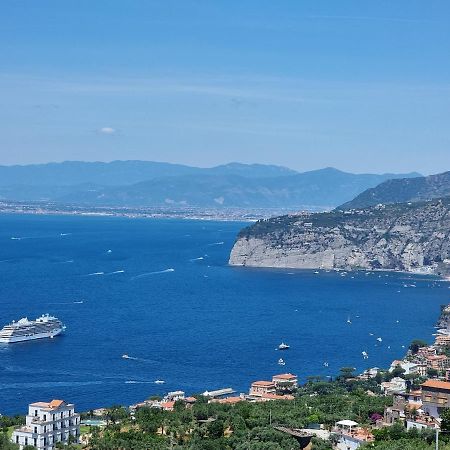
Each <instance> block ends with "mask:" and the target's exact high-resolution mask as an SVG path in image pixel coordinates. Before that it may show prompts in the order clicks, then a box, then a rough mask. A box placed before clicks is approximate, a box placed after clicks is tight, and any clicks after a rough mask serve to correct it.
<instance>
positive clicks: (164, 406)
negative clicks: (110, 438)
mask: <svg viewBox="0 0 450 450" xmlns="http://www.w3.org/2000/svg"><path fill="white" fill-rule="evenodd" d="M436 328H438V331H437V333H436V335H435V341H434V343H433V344H432V345H427V344H425V343H424V342H422V341H419V340H415V341H413V342H412V343H411V345H410V347H409V349H408V351H407V353H406V355H405V356H404V358H402V359H398V360H394V361H392V363H391V365H390V367H389V368H388V369H387V370H383V369H380V368H377V367H373V368H370V369H367V370H365V371H364V372H363V373H361V374H359V375H355V374H354V373H353V369H352V368H342V369H341V374H340V375H339V376H338V377H336V379H335V380H334V381H323V380H320V379H318V378H317V379H309V380H308V382H307V383H306V384H305V385H300V384H299V380H298V377H297V376H296V375H295V374H292V373H281V374H274V375H273V376H272V378H271V379H269V380H255V381H253V382H251V383H250V386H249V389H248V392H247V393H236V391H235V390H233V389H232V388H222V389H217V390H214V391H205V392H203V393H201V394H197V395H187V394H186V393H185V392H184V391H182V390H177V391H172V392H168V393H167V394H166V395H165V396H164V397H163V398H159V397H152V398H149V399H147V400H144V401H142V402H139V403H136V404H133V405H129V406H128V407H126V408H123V407H112V408H100V409H95V410H92V411H90V412H87V413H83V414H81V415H80V414H79V413H76V412H75V405H73V404H71V403H68V402H66V401H64V400H56V399H53V400H51V401H48V402H45V401H37V402H34V403H31V404H30V405H29V408H28V412H27V415H26V417H25V419H24V423H23V424H20V426H16V427H14V426H11V427H9V440H10V442H11V443H12V445H16V447H14V448H18V449H20V450H23V449H26V450H28V449H31V448H35V449H39V450H53V449H56V448H62V447H63V446H64V445H65V446H67V448H86V449H93V450H94V449H97V448H98V449H101V448H105V447H102V446H101V445H100V444H99V442H101V438H102V435H107V434H108V433H109V432H110V431H108V430H109V428H110V427H111V426H114V427H115V428H114V429H115V431H116V432H124V430H128V431H129V430H130V429H134V428H135V427H136V425H137V424H139V423H140V424H141V425H140V428H139V427H138V428H137V429H138V430H139V431H140V432H142V433H143V434H145V433H148V430H144V429H143V427H142V423H141V422H142V417H143V415H144V412H146V411H147V413H146V414H150V416H151V415H152V414H156V415H158V414H161V416H160V417H164V418H165V419H164V420H163V421H162V422H161V424H159V425H156V426H155V427H154V428H153V429H152V430H153V434H154V435H155V436H159V437H160V438H161V439H164V438H165V439H169V444H170V445H172V447H171V448H174V447H173V445H174V444H173V442H172V441H173V440H174V439H175V438H174V435H175V434H176V433H175V432H174V429H173V428H172V429H171V431H170V434H169V430H170V427H169V426H168V425H167V424H168V423H169V422H170V420H171V419H170V417H171V416H173V417H175V416H176V415H177V414H183V411H186V412H188V414H191V413H192V414H193V416H192V419H194V420H196V421H197V426H198V425H200V426H206V428H205V430H206V431H205V433H206V435H207V436H208V435H209V434H210V433H211V430H212V429H213V428H212V424H217V423H218V422H219V421H220V417H221V411H227V412H228V413H229V414H231V415H232V414H233V411H236V408H242V407H243V405H245V404H247V405H249V407H255V408H263V410H264V411H269V414H270V416H269V418H268V421H269V423H268V426H269V427H270V428H271V429H273V431H274V433H277V434H278V435H280V436H282V435H283V437H284V436H287V437H288V438H289V439H294V440H295V442H297V443H298V448H306V449H311V448H312V449H313V448H319V449H322V448H330V449H335V450H349V449H350V450H356V449H358V448H360V447H362V448H365V447H366V446H368V445H369V444H370V445H372V446H374V445H375V446H376V444H377V442H378V441H380V436H381V437H383V436H385V435H386V433H389V430H393V429H400V430H403V432H404V433H406V434H405V436H410V435H411V436H415V437H420V436H422V438H423V439H425V438H428V440H430V439H433V441H434V440H435V439H437V440H438V439H439V434H440V433H441V432H444V431H447V430H444V429H443V428H445V426H447V425H445V424H444V425H445V426H443V421H445V420H447V424H448V422H449V420H448V419H449V418H450V414H449V412H450V358H449V356H448V355H449V349H450V305H447V306H445V307H442V310H441V316H440V317H439V320H438V323H437V327H436ZM327 385H328V386H327ZM338 386H339V388H338ZM342 387H344V389H345V390H346V391H347V393H349V394H350V395H352V394H354V393H355V392H360V395H362V396H363V397H364V398H365V399H366V400H367V399H368V401H369V403H370V402H377V403H376V406H375V407H374V406H371V407H369V409H368V413H369V414H370V415H369V416H367V417H364V416H363V415H361V414H360V415H359V417H361V418H362V420H361V422H358V421H356V420H354V418H355V414H354V413H351V414H349V416H336V414H338V408H337V409H336V410H335V411H333V413H334V415H332V416H328V417H327V415H326V414H323V418H324V419H325V420H323V421H321V420H320V417H321V413H323V411H320V408H317V413H316V414H309V415H308V416H307V417H306V419H305V420H306V422H305V420H299V421H298V422H297V423H295V420H294V421H291V420H286V421H285V422H287V423H285V422H283V417H279V416H277V415H276V414H275V411H276V410H277V409H280V410H282V411H285V413H284V414H286V411H287V412H289V411H293V410H295V409H296V408H298V407H299V406H301V405H302V404H303V401H304V399H305V398H308V397H309V398H310V399H311V400H310V401H309V402H308V403H311V402H312V399H314V398H315V400H316V401H319V402H320V399H322V400H324V402H326V401H328V400H327V399H328V398H331V397H327V396H330V395H331V394H332V392H331V391H336V392H337V389H341V388H342ZM362 389H364V391H362ZM327 391H329V392H327ZM239 405H240V406H239ZM258 405H261V406H260V407H259V406H258ZM276 405H277V406H276ZM321 405H322V406H321V408H322V409H323V408H324V406H323V405H324V403H322V404H321ZM374 405H375V403H374ZM383 405H384V406H383ZM200 407H202V408H204V413H199V412H198V409H199V408H200ZM359 407H361V405H359ZM309 408H310V409H311V408H312V406H310V407H309ZM377 408H378V409H379V411H378V412H376V411H375V410H376V409H377ZM381 408H382V409H381ZM152 411H153V412H152ZM272 413H274V414H273V415H272ZM446 415H447V419H446ZM152 417H153V416H152ZM155 417H159V416H155ZM331 417H332V418H333V419H336V420H333V422H331V421H330V418H331ZM5 419H6V418H2V426H3V427H4V426H5V423H6V422H5ZM22 420H23V419H22ZM165 424H166V425H165ZM302 425H303V426H302ZM122 426H123V427H124V428H122ZM235 427H236V424H234V425H233V423H232V421H231V422H230V423H228V424H227V425H225V424H222V428H220V429H219V431H218V435H219V437H220V438H223V439H225V440H226V439H231V436H232V435H233V434H234V433H235V432H237V430H235ZM399 427H400V428H399ZM386 430H387V431H386ZM448 431H450V430H448ZM177 433H179V431H177ZM183 433H184V434H183V436H181V437H180V436H178V443H179V444H182V445H180V446H179V448H182V447H183V446H186V445H183V444H186V443H189V441H190V438H189V435H190V434H192V429H191V428H189V427H188V428H186V429H184V431H183ZM216 433H217V431H216ZM381 441H383V439H381ZM157 442H158V444H157ZM163 442H164V441H163ZM63 444H64V445H63ZM143 445H144V446H143V447H134V446H130V447H127V446H126V445H125V446H124V447H123V448H167V447H164V446H162V447H160V446H159V445H160V442H159V441H155V446H150V447H145V445H147V444H143ZM152 445H153V444H152ZM164 445H165V444H164ZM2 448H3V447H2ZM5 448H9V447H5ZM11 448H13V447H11ZM106 448H107V447H106ZM114 448H116V447H114ZM120 448H122V447H120ZM187 448H202V447H195V446H194V447H192V446H189V445H188V446H187ZM217 448H225V447H222V446H220V447H217ZM226 448H235V447H233V446H231V447H226ZM255 448H256V447H255ZM261 448H264V447H261ZM268 448H269V447H268ZM281 448H284V447H281ZM380 448H389V447H380ZM414 448H415V447H414Z"/></svg>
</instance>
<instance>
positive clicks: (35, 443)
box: [33, 438, 37, 447]
mask: <svg viewBox="0 0 450 450" xmlns="http://www.w3.org/2000/svg"><path fill="white" fill-rule="evenodd" d="M33 441H34V442H33V445H34V446H35V447H37V439H36V438H34V439H33Z"/></svg>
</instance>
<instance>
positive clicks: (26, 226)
mask: <svg viewBox="0 0 450 450" xmlns="http://www.w3.org/2000/svg"><path fill="white" fill-rule="evenodd" d="M243 226H245V224H243V223H236V222H205V221H191V220H149V219H148V220H146V219H126V218H105V217H46V216H0V276H1V282H0V322H1V326H3V325H4V324H5V323H8V322H10V321H12V320H14V319H15V320H17V319H19V318H21V317H23V316H28V317H29V318H35V317H36V316H38V315H40V314H42V313H47V312H48V313H50V314H54V315H56V316H57V317H59V318H60V319H61V320H63V321H64V322H65V324H66V325H67V331H66V333H65V335H63V336H60V337H58V338H55V339H53V340H43V341H34V342H27V343H20V344H14V345H1V346H0V412H1V413H3V414H12V413H24V412H25V410H26V405H27V404H28V403H29V402H31V401H37V400H49V399H52V398H63V399H66V400H67V401H71V402H74V403H75V404H76V407H77V409H78V410H88V409H90V408H94V407H99V406H105V405H112V404H118V403H120V404H131V403H134V402H137V401H141V400H143V399H145V398H147V397H149V396H151V395H155V394H162V393H164V392H167V391H169V390H175V389H183V390H185V391H186V392H188V393H196V392H203V391H204V390H206V389H215V388H222V387H228V386H231V387H233V388H235V389H236V390H238V391H245V390H247V389H248V386H249V383H250V382H251V381H252V380H256V379H267V378H270V377H271V375H272V374H275V373H280V372H286V371H292V372H294V373H297V374H298V375H300V376H301V377H302V378H303V379H305V377H306V376H308V375H322V376H332V375H334V374H336V373H337V372H338V370H339V368H340V367H342V366H354V367H356V368H357V369H358V370H363V369H365V368H367V367H374V366H381V367H386V365H388V363H390V361H392V360H393V359H394V358H398V357H400V356H402V354H403V353H404V352H405V349H404V348H403V346H407V345H408V343H409V342H410V341H411V340H412V339H414V338H423V339H427V340H431V338H432V333H433V326H434V324H435V322H436V319H437V317H438V315H439V307H440V305H441V304H444V303H447V302H448V294H449V290H448V287H449V285H448V283H445V282H441V281H438V280H436V279H434V278H431V277H424V276H416V275H408V274H395V273H370V274H367V273H364V272H360V273H353V274H352V273H349V274H348V275H346V276H343V274H342V273H335V272H330V273H327V272H325V271H321V272H320V273H319V274H316V273H314V271H294V270H265V269H264V270H256V269H242V268H232V267H228V266H227V259H228V255H229V251H230V249H231V247H232V245H233V242H234V239H235V235H236V233H237V232H238V231H239V229H240V228H242V227H243ZM12 238H16V239H12ZM413 286H416V287H413ZM348 318H350V320H351V324H349V323H347V319H348ZM397 321H398V322H397ZM371 334H373V335H371ZM378 337H381V338H382V342H379V341H377V338H378ZM282 340H284V341H285V342H287V343H289V344H290V345H291V349H290V350H288V351H286V352H279V351H277V350H276V347H277V345H278V344H279V343H280V342H281V341H282ZM362 351H366V352H367V353H368V355H369V359H367V360H364V359H363V357H362V353H361V352H362ZM122 354H128V355H129V356H130V357H131V358H130V359H123V358H122V357H121V356H122ZM280 356H282V357H283V358H284V359H285V361H286V366H285V367H280V366H278V365H277V361H278V358H280ZM325 362H327V363H328V367H325V366H324V363H325ZM157 379H161V380H165V382H166V383H165V384H164V385H157V384H155V383H154V381H155V380H157Z"/></svg>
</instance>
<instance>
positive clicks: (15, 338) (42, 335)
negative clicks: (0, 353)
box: [0, 329, 63, 344]
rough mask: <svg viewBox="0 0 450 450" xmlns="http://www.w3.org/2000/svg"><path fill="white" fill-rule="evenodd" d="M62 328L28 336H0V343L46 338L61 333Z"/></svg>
mask: <svg viewBox="0 0 450 450" xmlns="http://www.w3.org/2000/svg"><path fill="white" fill-rule="evenodd" d="M62 331H63V330H62V329H56V330H52V331H47V332H45V333H36V334H32V335H29V336H10V337H0V343H3V344H13V343H15V342H25V341H34V340H36V339H48V338H53V337H55V336H57V335H58V334H61V333H62Z"/></svg>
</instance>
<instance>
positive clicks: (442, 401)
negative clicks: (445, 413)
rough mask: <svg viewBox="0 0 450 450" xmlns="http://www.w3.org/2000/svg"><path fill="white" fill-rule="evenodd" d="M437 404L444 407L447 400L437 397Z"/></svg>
mask: <svg viewBox="0 0 450 450" xmlns="http://www.w3.org/2000/svg"><path fill="white" fill-rule="evenodd" d="M438 403H439V404H440V405H446V404H447V399H446V398H445V397H439V398H438Z"/></svg>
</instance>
